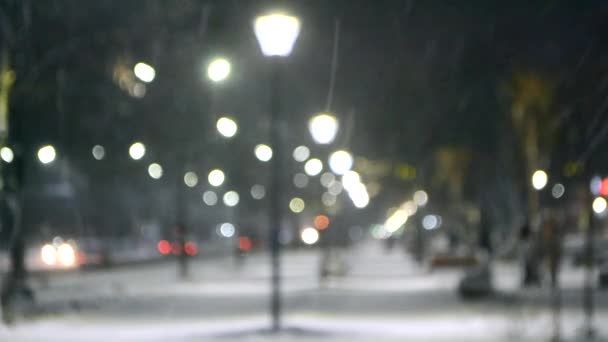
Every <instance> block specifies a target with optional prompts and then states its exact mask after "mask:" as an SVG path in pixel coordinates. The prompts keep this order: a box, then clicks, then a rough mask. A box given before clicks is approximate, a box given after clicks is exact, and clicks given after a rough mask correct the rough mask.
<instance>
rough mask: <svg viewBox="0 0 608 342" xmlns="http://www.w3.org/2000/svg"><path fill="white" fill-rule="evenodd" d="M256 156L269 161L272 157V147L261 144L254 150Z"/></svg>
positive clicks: (260, 159)
mask: <svg viewBox="0 0 608 342" xmlns="http://www.w3.org/2000/svg"><path fill="white" fill-rule="evenodd" d="M254 153H255V157H256V158H258V160H259V161H262V162H267V161H269V160H270V159H272V148H270V146H268V145H265V144H260V145H257V146H256V147H255V150H254Z"/></svg>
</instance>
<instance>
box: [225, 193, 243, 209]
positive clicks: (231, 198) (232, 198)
mask: <svg viewBox="0 0 608 342" xmlns="http://www.w3.org/2000/svg"><path fill="white" fill-rule="evenodd" d="M223 200H224V204H225V205H226V206H228V207H234V206H236V205H237V204H239V193H238V192H236V191H233V190H231V191H228V192H227V193H225V194H224V197H223Z"/></svg>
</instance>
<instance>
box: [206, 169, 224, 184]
mask: <svg viewBox="0 0 608 342" xmlns="http://www.w3.org/2000/svg"><path fill="white" fill-rule="evenodd" d="M225 179H226V176H224V172H223V171H222V170H219V169H215V170H213V171H211V172H209V176H207V180H208V181H209V184H211V185H213V186H220V185H222V184H224V180H225Z"/></svg>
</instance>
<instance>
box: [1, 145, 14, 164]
mask: <svg viewBox="0 0 608 342" xmlns="http://www.w3.org/2000/svg"><path fill="white" fill-rule="evenodd" d="M0 158H2V160H3V161H4V162H5V163H11V162H12V161H13V159H15V154H14V153H13V150H11V148H10V147H7V146H4V147H2V148H0Z"/></svg>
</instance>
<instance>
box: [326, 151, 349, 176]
mask: <svg viewBox="0 0 608 342" xmlns="http://www.w3.org/2000/svg"><path fill="white" fill-rule="evenodd" d="M352 167H353V156H352V154H350V153H349V152H347V151H344V150H340V151H336V152H334V153H332V154H331V155H330V156H329V168H330V169H331V170H332V171H333V172H334V173H335V174H337V175H343V174H345V173H346V172H348V171H350V169H352Z"/></svg>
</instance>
